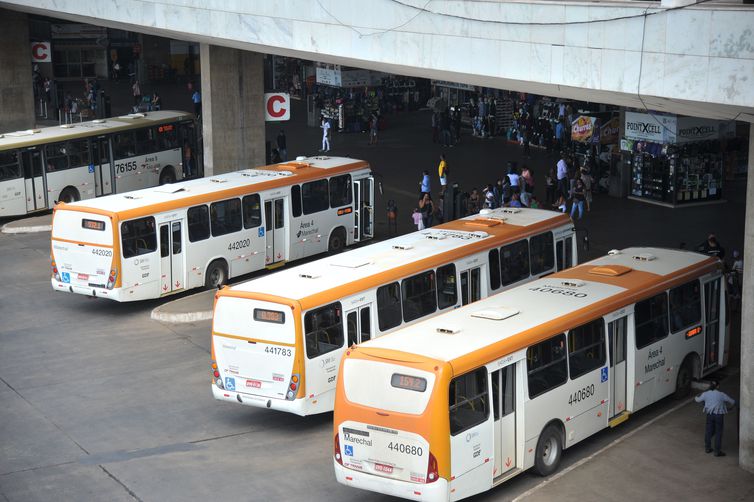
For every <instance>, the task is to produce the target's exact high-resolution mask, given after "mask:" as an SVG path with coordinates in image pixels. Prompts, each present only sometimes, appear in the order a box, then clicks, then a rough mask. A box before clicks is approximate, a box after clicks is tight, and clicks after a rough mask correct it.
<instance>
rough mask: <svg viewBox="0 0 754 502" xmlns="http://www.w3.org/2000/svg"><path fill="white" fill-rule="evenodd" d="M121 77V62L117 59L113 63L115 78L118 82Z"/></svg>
mask: <svg viewBox="0 0 754 502" xmlns="http://www.w3.org/2000/svg"><path fill="white" fill-rule="evenodd" d="M119 78H120V63H119V62H118V61H115V62H114V63H113V80H115V81H116V82H117V81H118V79H119Z"/></svg>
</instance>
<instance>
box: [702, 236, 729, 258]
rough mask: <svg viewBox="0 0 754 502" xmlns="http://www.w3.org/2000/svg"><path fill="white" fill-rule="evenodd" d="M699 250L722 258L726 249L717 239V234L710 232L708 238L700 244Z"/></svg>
mask: <svg viewBox="0 0 754 502" xmlns="http://www.w3.org/2000/svg"><path fill="white" fill-rule="evenodd" d="M699 252H700V253H704V254H707V255H710V256H717V257H718V258H720V259H721V260H722V259H723V258H725V249H724V248H723V247H722V246H721V245H720V243H719V242H718V241H717V236H715V234H709V237H707V240H706V241H705V242H704V243H703V244H702V245H701V246H699Z"/></svg>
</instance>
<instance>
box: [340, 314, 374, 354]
mask: <svg viewBox="0 0 754 502" xmlns="http://www.w3.org/2000/svg"><path fill="white" fill-rule="evenodd" d="M371 312H372V305H371V304H369V305H364V306H362V307H359V308H355V309H353V310H349V311H347V312H346V327H347V330H348V345H347V346H348V347H350V346H351V345H355V344H359V343H361V342H366V341H367V340H369V339H370V338H372V316H371Z"/></svg>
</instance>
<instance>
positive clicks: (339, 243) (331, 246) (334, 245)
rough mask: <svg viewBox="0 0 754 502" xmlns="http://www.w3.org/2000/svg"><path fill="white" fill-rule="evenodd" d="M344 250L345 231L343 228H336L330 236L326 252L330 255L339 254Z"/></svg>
mask: <svg viewBox="0 0 754 502" xmlns="http://www.w3.org/2000/svg"><path fill="white" fill-rule="evenodd" d="M345 248H346V231H345V229H344V228H343V227H338V228H336V229H335V230H333V232H332V233H331V234H330V241H329V242H328V244H327V250H328V251H329V252H331V253H340V252H341V251H343V250H344V249H345Z"/></svg>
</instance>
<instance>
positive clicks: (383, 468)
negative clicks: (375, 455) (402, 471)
mask: <svg viewBox="0 0 754 502" xmlns="http://www.w3.org/2000/svg"><path fill="white" fill-rule="evenodd" d="M374 470H375V471H377V472H384V473H385V474H392V473H393V466H392V465H385V464H377V463H375V464H374Z"/></svg>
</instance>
